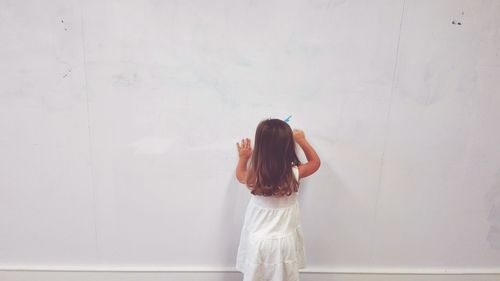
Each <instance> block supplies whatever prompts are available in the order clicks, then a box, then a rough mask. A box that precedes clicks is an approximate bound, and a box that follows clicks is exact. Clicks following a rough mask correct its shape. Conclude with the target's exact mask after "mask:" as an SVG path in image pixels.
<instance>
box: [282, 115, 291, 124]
mask: <svg viewBox="0 0 500 281" xmlns="http://www.w3.org/2000/svg"><path fill="white" fill-rule="evenodd" d="M290 118H292V115H290V116H288V117H287V118H285V120H283V121H285V122H287V123H288V121H290Z"/></svg>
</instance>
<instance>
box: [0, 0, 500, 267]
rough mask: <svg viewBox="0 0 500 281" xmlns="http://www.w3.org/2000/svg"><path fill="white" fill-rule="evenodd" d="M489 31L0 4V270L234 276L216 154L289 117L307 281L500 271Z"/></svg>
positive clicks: (381, 20) (233, 214)
mask: <svg viewBox="0 0 500 281" xmlns="http://www.w3.org/2000/svg"><path fill="white" fill-rule="evenodd" d="M499 14H500V1H498V0H485V1H473V0H470V1H464V0H447V1H445V0H438V1H416V0H413V1H408V0H407V1H404V0H403V1H402V0H384V1H383V0H379V1H360V0H359V1H336V0H335V1H326V0H325V1H323V0H314V1H312V0H309V1H305V0H301V1H256V0H254V1H246V2H243V1H229V0H227V1H97V0H88V1H62V0H53V1H8V0H0V38H1V44H0V62H1V63H0V77H1V79H2V82H1V83H0V132H1V133H0V144H1V145H0V155H1V157H0V266H1V267H2V268H9V267H13V266H37V265H44V266H71V265H85V266H89V267H92V266H103V265H104V266H111V267H112V266H118V267H127V266H139V267H145V266H146V267H147V266H156V267H158V266H160V267H161V266H173V267H193V266H194V267H197V266H202V267H208V268H220V267H224V268H232V267H234V263H235V257H236V249H237V245H238V240H239V233H240V227H241V224H242V220H243V214H244V210H245V207H246V203H247V200H248V199H249V194H248V193H247V191H246V190H245V189H244V187H243V186H240V185H238V184H237V183H236V181H235V179H234V165H235V163H236V152H235V143H236V141H238V140H239V139H241V138H242V137H245V136H249V137H253V134H254V130H255V127H256V125H257V123H258V121H260V120H262V119H264V118H267V117H278V118H283V117H286V116H288V115H289V114H293V117H292V122H291V125H292V126H295V127H299V128H302V129H304V130H305V132H306V135H307V136H308V138H309V139H310V141H311V142H312V144H313V145H314V146H315V147H316V148H317V150H318V152H319V154H320V156H321V159H322V161H323V162H322V163H323V165H322V167H321V169H320V171H319V172H318V173H317V174H316V175H315V176H314V177H312V178H310V179H307V180H305V181H304V182H303V185H302V190H301V194H300V203H301V210H302V221H303V223H302V224H303V227H304V234H305V239H306V241H305V242H306V247H307V248H306V250H307V259H308V266H309V268H313V269H314V268H316V269H318V270H320V269H321V270H330V271H333V272H335V271H342V269H345V268H349V270H350V271H353V272H355V271H365V272H370V271H379V270H380V269H381V268H383V269H387V270H385V271H387V272H392V271H398V272H405V271H408V272H415V271H420V272H421V271H425V272H427V271H428V272H450V271H452V272H462V271H467V272H469V271H471V272H499V271H500V267H499V264H500V146H498V144H499V143H500V130H499V129H498V128H499V127H498V123H497V122H498V120H499V119H500V111H499V110H498V108H499V107H500V94H499V93H500V79H499V77H500V56H499V53H500V22H499V21H498V15H499ZM452 21H455V24H453V23H452ZM458 22H460V23H461V24H460V25H459V24H458Z"/></svg>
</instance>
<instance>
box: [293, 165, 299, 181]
mask: <svg viewBox="0 0 500 281" xmlns="http://www.w3.org/2000/svg"><path fill="white" fill-rule="evenodd" d="M292 171H293V175H294V176H295V179H296V180H297V181H299V166H297V165H295V166H292Z"/></svg>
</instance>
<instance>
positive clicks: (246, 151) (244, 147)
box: [236, 138, 252, 159]
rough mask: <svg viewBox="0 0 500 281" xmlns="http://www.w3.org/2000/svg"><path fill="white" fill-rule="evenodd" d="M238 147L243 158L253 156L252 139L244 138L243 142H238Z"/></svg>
mask: <svg viewBox="0 0 500 281" xmlns="http://www.w3.org/2000/svg"><path fill="white" fill-rule="evenodd" d="M236 147H237V148H238V155H239V157H240V158H242V159H249V158H250V156H252V145H251V144H250V139H249V138H246V139H242V140H241V143H236Z"/></svg>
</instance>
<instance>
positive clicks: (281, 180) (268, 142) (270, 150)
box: [246, 119, 300, 197]
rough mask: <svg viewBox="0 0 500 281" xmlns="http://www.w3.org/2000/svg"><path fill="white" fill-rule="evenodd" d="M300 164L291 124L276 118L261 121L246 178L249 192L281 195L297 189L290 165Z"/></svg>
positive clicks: (296, 182) (289, 193) (256, 132)
mask: <svg viewBox="0 0 500 281" xmlns="http://www.w3.org/2000/svg"><path fill="white" fill-rule="evenodd" d="M299 164H300V161H299V158H298V157H297V153H296V152H295V140H294V139H293V132H292V129H291V128H290V126H289V125H288V124H287V123H286V122H284V121H282V120H279V119H267V120H264V121H262V122H260V123H259V125H258V126H257V130H256V131H255V140H254V149H253V153H252V158H251V161H250V166H249V168H248V173H247V181H246V182H247V186H248V187H249V188H250V190H252V194H253V195H263V196H278V197H280V196H284V195H287V196H289V195H291V194H292V193H293V192H297V190H298V188H299V183H298V181H297V180H296V179H295V177H294V174H293V171H292V166H293V165H299Z"/></svg>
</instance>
